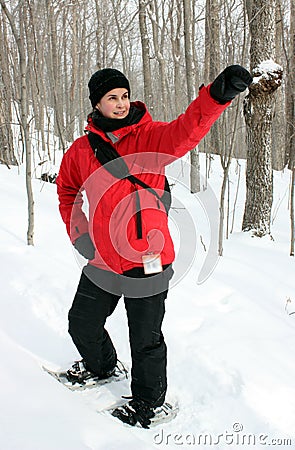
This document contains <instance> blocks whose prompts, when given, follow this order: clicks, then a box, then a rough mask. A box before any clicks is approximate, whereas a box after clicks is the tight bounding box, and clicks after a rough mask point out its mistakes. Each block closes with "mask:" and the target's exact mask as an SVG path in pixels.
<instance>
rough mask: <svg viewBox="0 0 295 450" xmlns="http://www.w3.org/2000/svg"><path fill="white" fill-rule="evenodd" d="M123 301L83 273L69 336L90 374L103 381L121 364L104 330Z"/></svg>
mask: <svg viewBox="0 0 295 450" xmlns="http://www.w3.org/2000/svg"><path fill="white" fill-rule="evenodd" d="M119 298H120V297H119V296H116V295H114V294H111V293H109V292H106V291H104V290H103V289H101V288H100V287H98V286H97V285H96V284H94V283H93V282H92V281H91V280H90V279H89V278H88V277H87V276H86V275H85V274H84V273H83V272H82V275H81V279H80V282H79V285H78V288H77V292H76V295H75V298H74V301H73V305H72V307H71V309H70V311H69V333H70V335H71V337H72V339H73V342H74V344H75V346H76V347H77V349H78V351H79V353H80V355H81V357H82V358H83V360H84V362H85V364H86V368H87V370H90V371H91V372H94V373H95V374H97V375H99V376H102V377H103V376H104V374H105V373H106V372H108V371H110V370H112V369H113V368H114V367H115V365H116V362H117V354H116V350H115V348H114V345H113V343H112V341H111V338H110V336H109V334H108V332H107V331H106V329H105V328H104V326H105V322H106V318H107V317H108V316H110V315H111V314H112V313H113V311H114V309H115V308H116V306H117V303H118V301H119Z"/></svg>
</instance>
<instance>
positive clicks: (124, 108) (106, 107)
mask: <svg viewBox="0 0 295 450" xmlns="http://www.w3.org/2000/svg"><path fill="white" fill-rule="evenodd" d="M96 108H97V109H98V111H99V112H100V113H101V114H102V115H103V116H104V117H107V118H109V119H124V117H126V116H127V115H128V113H129V109H130V100H129V98H128V91H127V89H125V88H116V89H112V90H111V91H109V92H107V93H106V94H105V95H104V96H103V97H102V98H101V99H100V101H99V102H98V103H97V105H96Z"/></svg>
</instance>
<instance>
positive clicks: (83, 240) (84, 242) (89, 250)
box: [74, 233, 95, 259]
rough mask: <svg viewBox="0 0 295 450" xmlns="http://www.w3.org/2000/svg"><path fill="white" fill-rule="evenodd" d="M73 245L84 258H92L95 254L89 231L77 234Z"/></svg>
mask: <svg viewBox="0 0 295 450" xmlns="http://www.w3.org/2000/svg"><path fill="white" fill-rule="evenodd" d="M74 247H75V249H76V250H78V252H79V253H80V255H82V256H84V258H86V259H93V258H94V254H95V247H94V245H93V242H92V240H91V238H90V236H89V233H84V234H82V236H79V237H78V239H76V240H75V242H74Z"/></svg>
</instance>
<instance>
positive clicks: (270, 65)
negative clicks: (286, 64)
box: [252, 59, 283, 83]
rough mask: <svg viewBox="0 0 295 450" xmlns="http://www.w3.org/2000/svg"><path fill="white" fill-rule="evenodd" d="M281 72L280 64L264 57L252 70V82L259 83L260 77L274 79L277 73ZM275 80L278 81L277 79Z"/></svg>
mask: <svg viewBox="0 0 295 450" xmlns="http://www.w3.org/2000/svg"><path fill="white" fill-rule="evenodd" d="M282 72H283V68H282V66H280V65H279V64H277V63H276V62H274V61H273V60H272V59H266V60H265V61H261V63H260V64H258V66H256V67H254V69H253V70H252V73H253V75H254V77H253V83H259V82H260V80H261V79H262V78H265V79H266V80H269V79H275V78H276V77H277V74H278V73H282ZM277 82H278V83H279V81H278V80H277Z"/></svg>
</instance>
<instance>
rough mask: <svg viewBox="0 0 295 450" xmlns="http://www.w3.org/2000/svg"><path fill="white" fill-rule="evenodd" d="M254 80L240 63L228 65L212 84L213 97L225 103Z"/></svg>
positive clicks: (222, 103) (211, 92)
mask: <svg viewBox="0 0 295 450" xmlns="http://www.w3.org/2000/svg"><path fill="white" fill-rule="evenodd" d="M252 81H253V78H252V77H251V75H250V73H249V72H248V70H247V69H244V67H242V66H239V65H233V66H228V67H226V69H224V71H223V72H221V74H219V75H218V77H217V78H215V80H214V81H213V83H212V84H211V87H210V94H211V97H213V98H214V100H216V101H217V102H218V103H220V104H221V105H224V104H225V103H227V102H229V101H231V100H233V99H234V98H235V96H236V95H238V94H240V93H241V92H243V91H244V90H245V89H246V88H247V87H248V86H249V85H250V84H251V83H252Z"/></svg>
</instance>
